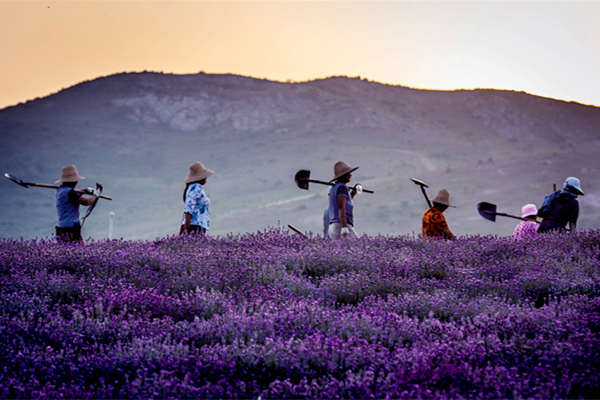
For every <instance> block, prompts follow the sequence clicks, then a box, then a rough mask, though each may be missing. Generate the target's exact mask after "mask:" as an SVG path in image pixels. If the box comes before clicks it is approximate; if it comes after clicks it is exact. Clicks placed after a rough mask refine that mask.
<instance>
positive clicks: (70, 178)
mask: <svg viewBox="0 0 600 400" xmlns="http://www.w3.org/2000/svg"><path fill="white" fill-rule="evenodd" d="M60 175H61V176H60V179H58V180H56V181H55V182H54V183H65V182H79V181H82V180H84V179H85V176H80V175H79V172H78V171H77V167H76V166H74V165H67V166H64V167H62V171H61V174H60Z"/></svg>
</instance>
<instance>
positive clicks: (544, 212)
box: [537, 190, 561, 218]
mask: <svg viewBox="0 0 600 400" xmlns="http://www.w3.org/2000/svg"><path fill="white" fill-rule="evenodd" d="M560 193H561V191H560V190H557V191H556V192H554V193H550V194H549V195H547V196H546V197H544V202H543V203H542V206H541V207H540V208H539V210H538V213H537V215H538V216H540V217H542V218H546V217H548V216H549V214H550V206H551V205H552V202H554V200H556V199H557V198H558V196H560Z"/></svg>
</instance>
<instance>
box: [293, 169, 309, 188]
mask: <svg viewBox="0 0 600 400" xmlns="http://www.w3.org/2000/svg"><path fill="white" fill-rule="evenodd" d="M309 180H310V171H309V170H307V169H301V170H300V171H298V172H296V175H295V176H294V181H296V186H298V187H299V188H300V189H304V190H308V184H309Z"/></svg>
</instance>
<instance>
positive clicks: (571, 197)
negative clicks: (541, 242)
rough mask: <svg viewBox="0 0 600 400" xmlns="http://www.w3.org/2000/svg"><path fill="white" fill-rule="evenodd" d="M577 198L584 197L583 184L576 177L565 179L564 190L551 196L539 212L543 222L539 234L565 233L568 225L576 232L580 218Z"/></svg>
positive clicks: (545, 200) (546, 199)
mask: <svg viewBox="0 0 600 400" xmlns="http://www.w3.org/2000/svg"><path fill="white" fill-rule="evenodd" d="M577 196H583V190H582V189H581V182H580V181H579V179H577V178H575V177H572V176H571V177H569V178H567V179H565V183H564V184H563V188H562V190H558V191H556V192H554V193H552V194H549V195H548V196H546V198H545V199H544V204H542V207H540V209H539V211H538V216H540V217H542V218H543V219H542V222H541V223H540V227H539V228H538V232H550V231H563V230H564V229H565V227H566V225H567V224H569V230H570V231H571V232H575V229H576V227H577V218H578V217H579V202H578V201H577Z"/></svg>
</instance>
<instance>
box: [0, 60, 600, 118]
mask: <svg viewBox="0 0 600 400" xmlns="http://www.w3.org/2000/svg"><path fill="white" fill-rule="evenodd" d="M144 75H146V76H153V77H158V76H165V77H173V78H185V77H195V76H204V77H208V78H237V79H240V78H241V79H243V80H248V81H256V82H261V81H262V82H266V83H270V84H278V85H310V84H315V83H320V82H327V81H333V80H347V81H358V82H363V83H369V84H375V85H379V86H382V87H389V88H397V89H405V90H411V91H417V92H423V93H440V94H453V93H467V92H474V93H477V92H483V93H485V92H491V93H498V94H502V93H504V94H520V95H526V96H532V97H535V98H539V99H545V100H551V101H556V102H561V103H567V104H573V105H578V106H582V107H591V108H594V109H600V105H594V104H586V103H581V102H578V101H575V100H563V99H557V98H553V97H547V96H542V95H537V94H533V93H528V92H526V91H522V90H514V89H497V88H480V87H476V88H470V89H469V88H457V89H430V88H419V87H411V86H407V85H402V84H396V83H389V82H380V81H376V80H371V79H368V78H366V77H361V76H347V75H331V76H327V77H324V78H314V79H309V80H304V81H294V80H285V81H283V80H277V79H269V78H263V77H254V76H250V75H241V74H234V73H207V72H204V71H200V72H197V73H174V72H162V71H148V70H143V71H123V72H116V73H113V74H109V75H101V76H98V77H95V78H91V79H86V80H83V81H81V82H78V83H75V84H73V85H71V86H68V87H65V88H62V89H60V90H57V91H55V92H51V93H49V94H47V95H45V96H38V97H35V98H33V99H29V100H26V101H22V102H19V103H17V104H14V105H9V106H6V107H4V108H0V111H4V110H8V109H12V108H15V107H18V106H21V105H25V104H30V103H32V102H36V101H38V100H45V99H47V98H49V97H53V96H56V95H58V94H60V93H63V92H66V91H68V90H71V89H74V88H79V87H82V86H85V85H87V84H91V83H94V82H99V81H104V80H109V79H115V78H119V77H131V76H134V77H142V76H144Z"/></svg>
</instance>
